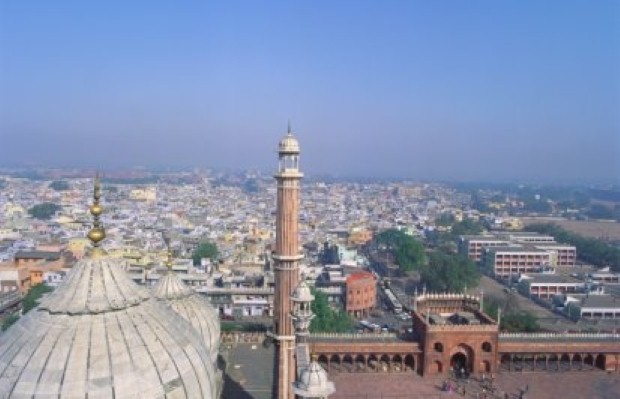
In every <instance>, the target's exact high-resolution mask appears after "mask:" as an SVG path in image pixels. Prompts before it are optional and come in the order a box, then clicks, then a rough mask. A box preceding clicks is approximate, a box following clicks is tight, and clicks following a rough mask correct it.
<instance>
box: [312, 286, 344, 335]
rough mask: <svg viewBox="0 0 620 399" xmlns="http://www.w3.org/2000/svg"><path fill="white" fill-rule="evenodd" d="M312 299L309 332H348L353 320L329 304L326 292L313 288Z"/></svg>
mask: <svg viewBox="0 0 620 399" xmlns="http://www.w3.org/2000/svg"><path fill="white" fill-rule="evenodd" d="M312 294H313V295H314V301H312V305H311V308H312V312H314V315H315V317H314V319H312V322H311V323H310V332H350V331H351V329H352V328H353V320H352V319H351V316H349V315H348V314H347V313H346V312H344V311H337V310H334V309H332V308H331V307H330V306H329V301H328V300H327V294H325V293H324V292H321V291H319V290H316V289H313V290H312Z"/></svg>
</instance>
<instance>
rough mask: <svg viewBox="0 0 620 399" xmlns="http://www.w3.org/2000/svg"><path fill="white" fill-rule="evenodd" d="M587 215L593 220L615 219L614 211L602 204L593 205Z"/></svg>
mask: <svg viewBox="0 0 620 399" xmlns="http://www.w3.org/2000/svg"><path fill="white" fill-rule="evenodd" d="M586 214H587V215H588V216H589V217H591V218H592V219H613V218H614V211H613V209H611V208H608V207H606V206H605V205H601V204H592V205H590V209H588V211H587V212H586Z"/></svg>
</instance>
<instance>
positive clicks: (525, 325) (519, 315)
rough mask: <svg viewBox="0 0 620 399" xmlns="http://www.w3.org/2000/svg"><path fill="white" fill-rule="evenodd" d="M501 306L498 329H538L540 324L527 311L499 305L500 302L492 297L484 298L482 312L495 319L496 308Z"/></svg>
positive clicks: (513, 330)
mask: <svg viewBox="0 0 620 399" xmlns="http://www.w3.org/2000/svg"><path fill="white" fill-rule="evenodd" d="M499 308H502V317H501V320H500V329H501V330H502V331H507V332H536V331H540V325H539V324H538V320H537V319H536V316H534V315H533V314H532V313H530V312H527V311H519V310H516V309H507V306H501V304H500V302H499V301H497V300H496V299H493V298H485V301H484V312H485V313H486V314H488V315H489V316H491V317H492V318H493V319H495V320H497V316H498V309H499Z"/></svg>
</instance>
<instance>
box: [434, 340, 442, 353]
mask: <svg viewBox="0 0 620 399" xmlns="http://www.w3.org/2000/svg"><path fill="white" fill-rule="evenodd" d="M435 352H443V344H442V343H441V342H435Z"/></svg>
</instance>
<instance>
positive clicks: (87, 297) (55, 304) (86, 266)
mask: <svg viewBox="0 0 620 399" xmlns="http://www.w3.org/2000/svg"><path fill="white" fill-rule="evenodd" d="M149 298H150V295H149V293H148V292H147V291H146V290H145V289H144V288H141V287H139V286H138V285H136V284H135V283H134V282H133V281H131V280H130V279H129V278H127V275H126V271H125V270H124V264H123V263H122V262H121V261H120V259H119V260H116V259H113V258H96V259H90V260H88V261H86V262H79V263H77V264H76V265H75V266H74V267H73V268H72V269H71V272H70V273H69V275H68V276H67V280H66V281H65V282H64V284H63V286H62V287H61V288H59V289H58V290H56V291H53V292H52V293H51V294H50V295H49V296H48V298H46V300H45V301H44V302H43V303H41V305H40V306H39V309H42V310H47V311H49V312H50V313H65V314H71V315H77V314H96V313H102V312H109V311H113V310H121V309H126V308H128V307H131V306H136V305H137V304H139V303H141V302H143V301H145V300H147V299H149Z"/></svg>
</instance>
